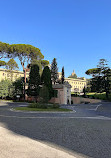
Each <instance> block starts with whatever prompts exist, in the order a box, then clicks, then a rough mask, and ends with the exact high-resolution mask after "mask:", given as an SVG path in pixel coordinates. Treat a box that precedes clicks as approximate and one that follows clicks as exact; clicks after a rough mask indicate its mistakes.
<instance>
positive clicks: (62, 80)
mask: <svg viewBox="0 0 111 158" xmlns="http://www.w3.org/2000/svg"><path fill="white" fill-rule="evenodd" d="M64 77H65V76H64V67H62V77H61V82H62V84H63V83H64Z"/></svg>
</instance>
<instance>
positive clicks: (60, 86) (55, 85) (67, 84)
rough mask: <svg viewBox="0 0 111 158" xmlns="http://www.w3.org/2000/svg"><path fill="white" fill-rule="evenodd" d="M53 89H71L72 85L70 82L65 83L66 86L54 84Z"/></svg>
mask: <svg viewBox="0 0 111 158" xmlns="http://www.w3.org/2000/svg"><path fill="white" fill-rule="evenodd" d="M52 87H53V88H55V89H56V88H57V89H62V88H63V87H67V88H71V85H70V84H69V83H68V82H65V83H64V84H54V85H52Z"/></svg>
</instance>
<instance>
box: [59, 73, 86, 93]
mask: <svg viewBox="0 0 111 158" xmlns="http://www.w3.org/2000/svg"><path fill="white" fill-rule="evenodd" d="M58 76H59V79H61V76H62V73H61V72H59V73H58ZM74 76H76V74H75V71H74V70H73V72H72V74H71V76H69V77H68V78H65V81H66V82H68V83H69V84H70V85H71V92H79V93H80V92H83V88H84V87H86V85H87V84H86V82H87V81H86V79H85V78H84V77H77V78H74Z"/></svg>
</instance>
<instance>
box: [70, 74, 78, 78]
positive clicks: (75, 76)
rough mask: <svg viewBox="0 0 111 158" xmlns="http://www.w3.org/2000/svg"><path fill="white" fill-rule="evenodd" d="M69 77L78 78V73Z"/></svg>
mask: <svg viewBox="0 0 111 158" xmlns="http://www.w3.org/2000/svg"><path fill="white" fill-rule="evenodd" d="M68 78H77V75H76V74H74V75H70V76H69V77H68Z"/></svg>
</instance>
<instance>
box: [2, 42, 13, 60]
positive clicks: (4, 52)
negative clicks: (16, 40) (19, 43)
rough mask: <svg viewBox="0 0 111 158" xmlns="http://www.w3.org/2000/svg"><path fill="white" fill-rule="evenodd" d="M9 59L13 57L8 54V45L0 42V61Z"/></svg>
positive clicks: (10, 53) (11, 54)
mask: <svg viewBox="0 0 111 158" xmlns="http://www.w3.org/2000/svg"><path fill="white" fill-rule="evenodd" d="M11 57H13V53H12V52H10V45H9V44H7V43H3V42H0V59H1V58H11Z"/></svg>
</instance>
